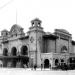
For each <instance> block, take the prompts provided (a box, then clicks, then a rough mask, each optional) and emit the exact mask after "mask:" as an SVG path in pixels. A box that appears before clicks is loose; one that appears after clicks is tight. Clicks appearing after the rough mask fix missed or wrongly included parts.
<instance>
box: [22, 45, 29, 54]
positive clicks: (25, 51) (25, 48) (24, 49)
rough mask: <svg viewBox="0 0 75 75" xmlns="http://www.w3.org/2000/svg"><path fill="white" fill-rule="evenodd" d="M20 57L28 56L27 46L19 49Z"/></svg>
mask: <svg viewBox="0 0 75 75" xmlns="http://www.w3.org/2000/svg"><path fill="white" fill-rule="evenodd" d="M21 55H28V47H27V46H22V47H21Z"/></svg>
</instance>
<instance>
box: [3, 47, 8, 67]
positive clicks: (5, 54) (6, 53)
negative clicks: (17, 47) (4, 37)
mask: <svg viewBox="0 0 75 75" xmlns="http://www.w3.org/2000/svg"><path fill="white" fill-rule="evenodd" d="M3 56H8V49H7V48H4V49H3ZM3 67H7V59H3Z"/></svg>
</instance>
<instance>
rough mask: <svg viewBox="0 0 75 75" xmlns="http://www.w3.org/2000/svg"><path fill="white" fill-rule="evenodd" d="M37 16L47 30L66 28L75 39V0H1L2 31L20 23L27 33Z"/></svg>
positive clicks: (0, 21)
mask: <svg viewBox="0 0 75 75" xmlns="http://www.w3.org/2000/svg"><path fill="white" fill-rule="evenodd" d="M16 11H17V15H16ZM35 18H39V19H40V20H41V21H42V24H41V26H42V27H43V28H44V31H45V32H51V33H53V32H54V29H66V30H67V31H69V32H70V33H71V34H72V38H73V40H75V0H0V31H2V30H3V29H7V30H10V29H11V27H12V26H13V25H14V24H18V25H20V26H21V27H23V28H24V32H25V33H26V32H27V31H28V30H29V27H30V26H31V20H33V19H35Z"/></svg>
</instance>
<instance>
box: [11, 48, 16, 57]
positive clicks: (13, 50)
mask: <svg viewBox="0 0 75 75" xmlns="http://www.w3.org/2000/svg"><path fill="white" fill-rule="evenodd" d="M11 55H13V56H16V55H17V49H16V47H13V48H12V50H11Z"/></svg>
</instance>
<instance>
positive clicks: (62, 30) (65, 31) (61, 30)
mask: <svg viewBox="0 0 75 75" xmlns="http://www.w3.org/2000/svg"><path fill="white" fill-rule="evenodd" d="M55 31H56V32H57V31H60V32H63V33H67V34H69V32H68V31H67V30H65V29H55Z"/></svg>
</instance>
